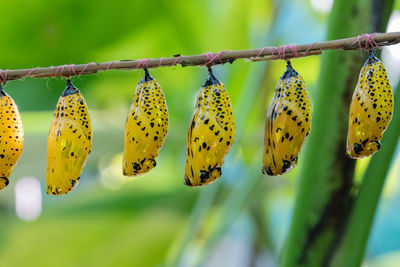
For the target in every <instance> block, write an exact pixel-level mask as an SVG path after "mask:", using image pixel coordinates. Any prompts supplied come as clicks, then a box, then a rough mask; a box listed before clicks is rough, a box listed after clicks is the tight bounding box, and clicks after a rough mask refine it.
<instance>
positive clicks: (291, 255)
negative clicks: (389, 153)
mask: <svg viewBox="0 0 400 267" xmlns="http://www.w3.org/2000/svg"><path fill="white" fill-rule="evenodd" d="M375 6H377V1H375V0H368V1H365V0H364V1H362V0H336V1H335V2H334V4H333V7H332V10H331V16H330V20H329V25H328V33H327V39H336V38H342V37H347V36H353V35H357V34H362V33H365V32H370V31H371V30H372V29H376V26H375V25H376V24H377V23H379V26H381V25H385V26H386V23H387V19H388V16H389V14H390V12H387V8H386V7H389V8H390V9H391V8H392V6H393V1H392V0H387V1H384V4H383V5H380V9H373V7H375ZM377 16H378V17H379V18H380V20H377V19H375V18H376V17H377ZM385 16H386V17H385ZM381 20H384V23H380V22H381ZM364 60H365V57H364V56H363V53H361V52H358V51H355V52H348V51H347V52H344V51H327V52H324V54H323V55H322V59H321V73H320V77H319V81H318V88H317V90H316V91H317V92H316V95H311V98H312V101H313V103H314V107H313V108H314V109H313V117H312V118H313V119H312V129H311V134H310V138H309V140H308V143H307V145H306V147H305V150H304V155H303V157H300V159H303V160H304V162H303V165H302V169H301V171H300V177H299V178H300V180H299V187H298V192H297V196H296V201H295V205H294V212H293V217H292V222H291V226H290V230H289V236H288V238H287V240H286V244H285V247H284V249H283V253H282V254H281V265H282V266H287V267H292V266H327V265H328V264H329V262H330V261H331V258H332V255H333V254H334V251H335V249H336V246H337V244H338V243H339V242H340V240H341V237H342V235H343V230H344V229H345V226H346V221H347V217H348V215H349V212H350V208H351V205H352V201H353V199H352V197H351V194H350V193H351V190H352V186H353V184H352V177H353V172H354V164H355V161H354V160H351V159H348V158H347V157H346V156H345V147H346V134H347V123H348V109H349V103H350V99H351V95H352V93H353V90H354V86H355V84H356V81H357V78H358V73H359V70H360V68H361V66H362V64H363V61H364ZM339 266H345V265H339Z"/></svg>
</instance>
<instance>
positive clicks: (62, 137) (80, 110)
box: [47, 80, 92, 195]
mask: <svg viewBox="0 0 400 267" xmlns="http://www.w3.org/2000/svg"><path fill="white" fill-rule="evenodd" d="M91 149H92V127H91V125H90V118H89V112H88V109H87V106H86V102H85V99H84V98H83V96H82V94H81V93H80V92H79V90H78V89H77V88H76V87H75V86H74V85H73V84H72V83H71V81H70V80H67V86H66V88H65V90H64V92H63V93H62V94H61V96H60V99H59V100H58V103H57V109H56V111H55V113H54V119H53V122H52V124H51V127H50V133H49V138H48V141H47V193H48V194H52V195H63V194H66V193H68V192H69V191H71V190H72V189H73V188H74V186H76V185H77V184H78V182H79V178H80V176H81V172H82V169H83V166H84V165H85V163H86V160H87V158H88V156H89V153H90V151H91Z"/></svg>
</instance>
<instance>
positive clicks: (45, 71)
mask: <svg viewBox="0 0 400 267" xmlns="http://www.w3.org/2000/svg"><path fill="white" fill-rule="evenodd" d="M371 37H372V40H373V41H374V42H375V43H376V45H378V46H380V47H382V46H387V45H393V44H397V43H399V42H400V32H391V33H373V34H372V36H371ZM367 48H371V47H370V45H369V44H368V42H367V38H366V35H361V36H356V37H352V38H344V39H337V40H331V41H325V42H320V43H311V44H302V45H284V46H280V47H264V48H261V49H251V50H236V51H231V50H227V51H220V52H218V53H206V54H201V55H191V56H181V55H175V56H174V57H169V58H149V59H139V60H122V61H110V62H103V63H94V62H91V63H88V64H79V65H74V64H71V65H61V66H51V67H37V68H32V69H16V70H1V71H0V82H3V83H4V82H7V81H10V80H18V79H23V78H26V77H34V78H45V77H71V76H79V75H83V74H93V73H97V72H99V71H107V70H113V69H119V70H128V69H145V68H158V67H171V66H176V65H178V64H179V65H181V66H182V67H185V66H199V65H206V66H211V65H217V64H225V63H228V62H229V63H233V62H234V61H235V60H236V59H244V58H247V59H250V60H252V61H263V60H276V59H289V58H292V57H304V56H310V55H316V54H320V53H321V51H322V50H338V49H344V50H356V49H367ZM292 49H293V50H292Z"/></svg>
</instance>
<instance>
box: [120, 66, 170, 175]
mask: <svg viewBox="0 0 400 267" xmlns="http://www.w3.org/2000/svg"><path fill="white" fill-rule="evenodd" d="M167 131H168V110H167V103H166V100H165V97H164V94H163V92H162V90H161V87H160V85H159V83H158V82H157V81H156V80H155V79H154V78H153V77H151V75H150V74H149V72H148V71H147V69H145V77H144V78H143V79H142V80H141V81H140V82H139V84H138V85H137V87H136V91H135V96H134V98H133V103H132V106H131V109H130V111H129V115H128V118H127V120H126V125H125V141H124V157H123V174H124V175H126V176H137V175H140V174H144V173H146V172H148V171H150V170H151V169H153V168H154V167H155V166H156V161H155V158H156V157H157V156H158V152H159V150H160V148H161V146H162V145H163V143H164V141H165V138H166V135H167Z"/></svg>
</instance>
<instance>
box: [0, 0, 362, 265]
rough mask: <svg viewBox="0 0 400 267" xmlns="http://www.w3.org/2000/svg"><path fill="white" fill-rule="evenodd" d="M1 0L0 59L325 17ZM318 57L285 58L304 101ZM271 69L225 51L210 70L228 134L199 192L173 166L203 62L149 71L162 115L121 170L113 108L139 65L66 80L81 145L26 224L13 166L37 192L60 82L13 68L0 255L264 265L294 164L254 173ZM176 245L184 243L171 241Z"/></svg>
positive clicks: (276, 237)
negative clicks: (76, 174)
mask: <svg viewBox="0 0 400 267" xmlns="http://www.w3.org/2000/svg"><path fill="white" fill-rule="evenodd" d="M1 4H2V5H1V6H2V16H1V18H0V20H1V21H2V22H3V25H7V26H6V27H3V30H2V42H0V50H1V51H5V52H3V53H1V54H0V68H2V69H16V68H32V67H36V66H50V65H53V66H55V65H60V64H81V63H88V62H104V61H112V60H115V61H117V60H123V59H140V58H150V57H168V56H173V55H175V54H183V55H190V54H200V53H204V52H215V51H220V50H227V49H230V50H235V49H251V48H257V47H259V48H261V47H263V46H268V45H282V44H285V43H308V42H314V41H321V40H323V39H324V35H325V31H326V26H325V25H326V21H327V17H328V13H327V12H325V13H323V12H319V11H318V10H317V9H315V8H314V7H312V6H311V4H310V1H307V0H292V1H289V0H285V1H273V0H253V1H246V0H233V1H232V0H220V1H212V0H207V1H199V0H195V1H183V0H173V1H167V0H148V1H128V0H113V1H111V0H106V1H90V0H53V1H51V0H37V1H27V0H14V1H5V0H2V1H1ZM319 65H320V58H319V57H317V56H315V57H307V58H301V59H297V60H294V61H293V66H294V68H295V69H296V70H298V72H299V73H300V74H301V75H302V76H303V78H304V79H305V81H306V83H307V86H308V89H309V91H310V97H311V100H312V101H313V98H314V96H315V94H316V91H317V90H318V88H316V82H317V79H318V75H319V68H320V67H319ZM284 69H285V64H284V63H283V62H280V61H275V62H270V63H262V62H259V63H248V62H245V61H243V60H238V61H237V62H235V63H234V64H226V65H224V66H216V67H214V72H215V74H216V76H217V77H218V78H219V79H220V80H221V81H222V82H223V83H224V84H225V85H226V87H227V90H228V92H229V94H230V97H231V100H232V104H233V110H234V116H235V118H236V127H237V138H236V141H235V144H234V146H233V148H232V152H231V153H230V154H229V155H228V157H227V158H226V163H225V166H224V167H223V177H222V178H221V179H219V180H218V181H217V182H216V183H215V184H213V185H211V186H210V187H209V188H204V189H203V188H187V187H185V186H184V185H183V167H184V157H185V145H186V131H187V126H188V123H189V121H190V117H191V114H192V111H193V106H194V100H195V96H196V94H197V91H198V89H199V88H200V86H201V85H202V84H203V82H204V80H205V79H206V77H207V71H206V69H205V68H203V67H186V68H182V67H180V66H176V67H171V68H158V69H154V70H150V72H151V74H152V75H153V77H155V78H156V79H157V80H158V81H159V82H160V84H161V86H162V88H163V90H164V94H165V96H166V99H167V104H168V108H169V116H170V126H169V132H168V137H167V140H166V142H165V144H164V146H163V148H162V149H161V152H160V156H159V157H158V160H157V168H155V169H154V170H152V171H151V172H150V173H148V174H146V175H144V176H142V177H140V178H126V177H123V176H122V173H121V153H122V149H123V131H124V123H125V119H126V115H127V112H128V109H129V106H130V105H131V101H132V97H133V92H134V89H135V87H136V84H137V82H138V81H139V80H140V79H141V78H142V76H143V71H140V70H137V71H136V70H133V71H108V72H103V73H99V74H94V75H84V76H81V77H74V78H73V79H72V81H73V83H74V84H75V85H76V86H77V87H78V88H79V89H80V90H81V92H82V94H83V95H84V96H85V98H86V100H87V103H88V107H89V112H90V115H91V119H92V125H93V131H94V137H93V150H92V154H91V155H90V157H89V160H88V162H87V165H86V167H85V169H84V172H83V174H82V179H81V183H80V185H79V186H78V187H77V188H76V189H75V190H74V191H72V192H71V193H69V194H68V195H66V196H62V197H58V198H57V197H53V196H47V195H43V211H42V214H41V216H40V217H39V218H38V219H37V220H36V221H33V222H29V223H28V222H23V221H20V220H19V219H18V218H17V216H16V215H15V211H14V189H15V184H16V182H17V181H18V180H19V179H20V178H21V177H24V176H34V177H36V178H38V179H39V181H40V183H41V185H42V193H44V192H45V190H44V189H45V168H46V162H45V159H46V142H47V134H48V129H49V127H50V123H51V120H52V116H53V110H54V108H55V105H56V102H57V100H58V97H59V95H60V93H61V92H62V90H63V89H64V86H65V81H64V79H61V78H48V79H32V78H26V79H24V80H22V81H12V82H9V83H7V85H6V86H5V90H6V91H7V93H9V94H10V95H11V96H12V97H14V99H15V101H16V103H17V104H18V107H19V109H20V110H21V111H22V119H23V123H24V129H25V135H26V136H25V145H24V152H23V154H22V157H21V159H20V161H19V163H18V164H17V166H16V167H15V169H14V172H13V175H12V177H11V179H10V185H9V186H8V187H7V188H6V189H5V190H3V191H2V192H1V194H0V210H1V213H0V222H1V223H2V225H3V227H4V228H3V229H7V230H6V231H2V233H1V235H0V237H1V240H2V241H1V242H0V265H1V266H54V265H56V266H71V265H72V266H74V265H80V266H156V265H162V264H163V263H165V262H166V261H167V259H169V260H171V258H174V257H177V258H176V259H175V260H177V261H178V262H180V264H181V266H189V263H193V264H194V263H195V262H196V261H197V263H198V264H202V263H203V261H204V260H206V261H209V266H222V264H221V261H220V260H221V259H227V258H230V259H231V260H232V261H233V263H232V265H230V266H234V265H233V264H237V266H246V265H247V264H245V263H249V262H253V263H254V262H255V261H258V259H260V261H261V262H263V263H266V262H268V263H269V264H268V266H273V264H275V263H276V255H277V252H278V251H279V250H280V249H281V246H282V241H283V239H284V237H285V235H286V231H287V227H288V221H289V217H290V210H291V205H292V204H291V203H292V202H293V192H294V190H295V186H296V181H295V177H296V176H297V174H298V168H296V169H294V170H293V171H292V172H290V173H289V174H288V175H285V176H282V177H269V178H267V177H261V176H260V174H261V155H262V145H263V134H264V133H263V131H264V119H265V113H266V110H267V108H268V104H269V101H270V99H271V97H272V93H273V90H274V88H275V85H276V82H277V80H278V78H279V77H280V76H281V74H282V73H283V71H284ZM314 104H315V103H312V106H314ZM301 158H302V155H300V158H299V167H301V164H302V159H301ZM361 175H362V170H361V171H360V176H361ZM198 196H200V197H199V198H198V199H197V197H198ZM207 197H210V199H207ZM196 199H197V200H196ZM230 207H232V209H230ZM197 211H199V212H198V213H196V212H197ZM196 215H199V216H196ZM192 222H195V224H192ZM188 223H189V224H188ZM185 233H186V234H187V233H189V234H191V235H190V236H185ZM182 240H183V241H184V242H183V243H180V242H182ZM185 240H186V241H185ZM235 240H236V241H237V240H239V241H240V242H236V243H235V242H234V241H235ZM230 243H232V244H237V243H240V244H241V245H242V247H234V248H233V249H236V250H233V251H236V252H237V253H231V252H232V250H231V248H230V249H229V250H228V251H229V253H230V254H228V256H225V257H224V255H226V254H224V253H227V252H226V251H225V252H224V248H225V247H226V244H230ZM179 244H184V245H183V246H182V247H181V250H180V249H179ZM208 244H213V246H216V247H217V249H215V250H213V249H211V251H209V250H207V248H211V247H213V246H210V247H208ZM223 244H225V246H224V245H223ZM177 248H178V249H177ZM174 253H176V254H174ZM202 253H203V254H202ZM232 254H234V255H232ZM202 256H203V257H204V258H202ZM218 256H220V257H222V258H218ZM238 257H242V258H241V259H242V260H236V259H237V258H238ZM246 257H247V258H246ZM171 261H173V260H171ZM239 263H243V264H242V265H238V264H239Z"/></svg>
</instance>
